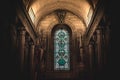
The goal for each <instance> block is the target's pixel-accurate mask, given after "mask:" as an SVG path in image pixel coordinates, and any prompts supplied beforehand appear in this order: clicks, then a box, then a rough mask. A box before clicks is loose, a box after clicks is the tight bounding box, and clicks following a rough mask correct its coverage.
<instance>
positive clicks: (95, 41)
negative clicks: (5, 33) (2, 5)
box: [6, 0, 111, 80]
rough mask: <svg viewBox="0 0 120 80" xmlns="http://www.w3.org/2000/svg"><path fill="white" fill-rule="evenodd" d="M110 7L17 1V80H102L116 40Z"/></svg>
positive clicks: (89, 1)
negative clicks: (111, 27) (112, 37)
mask: <svg viewBox="0 0 120 80" xmlns="http://www.w3.org/2000/svg"><path fill="white" fill-rule="evenodd" d="M16 2H17V1H16ZM106 5H107V2H105V1H104V0H75V1H74V0H46V1H45V0H18V2H17V5H16V9H15V10H16V14H15V15H14V18H13V21H11V23H10V25H9V26H10V29H9V30H10V31H9V32H10V34H9V38H10V41H9V42H10V43H8V44H9V45H10V53H9V55H12V57H13V61H14V63H15V64H14V65H15V66H16V67H17V69H16V71H15V74H16V76H17V78H15V80H103V79H102V78H103V75H102V74H103V73H104V70H105V69H106V66H107V63H108V59H107V58H108V54H109V51H110V50H109V49H110V38H111V35H110V33H111V30H110V26H111V24H110V23H111V22H110V21H111V20H110V17H109V16H108V15H107V11H106V10H107V9H106ZM6 44H7V43H6ZM104 74H105V73H104Z"/></svg>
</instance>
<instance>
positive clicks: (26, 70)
mask: <svg viewBox="0 0 120 80" xmlns="http://www.w3.org/2000/svg"><path fill="white" fill-rule="evenodd" d="M29 41H30V36H29V35H28V34H27V35H26V42H25V55H24V77H25V79H26V80H29V73H30V72H29V49H30V46H29Z"/></svg>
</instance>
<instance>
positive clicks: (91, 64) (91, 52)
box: [88, 41, 94, 69]
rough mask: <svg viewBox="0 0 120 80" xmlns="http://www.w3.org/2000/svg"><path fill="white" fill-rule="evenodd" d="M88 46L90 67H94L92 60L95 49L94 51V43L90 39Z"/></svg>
mask: <svg viewBox="0 0 120 80" xmlns="http://www.w3.org/2000/svg"><path fill="white" fill-rule="evenodd" d="M88 47H89V64H90V69H92V68H93V62H92V60H93V53H94V51H93V43H92V42H91V41H90V43H89V46H88Z"/></svg>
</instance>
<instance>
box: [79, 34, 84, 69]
mask: <svg viewBox="0 0 120 80" xmlns="http://www.w3.org/2000/svg"><path fill="white" fill-rule="evenodd" d="M82 44H83V43H82V36H81V35H80V44H79V47H80V67H84V51H83V45H82Z"/></svg>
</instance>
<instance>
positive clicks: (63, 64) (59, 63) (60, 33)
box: [52, 24, 72, 71]
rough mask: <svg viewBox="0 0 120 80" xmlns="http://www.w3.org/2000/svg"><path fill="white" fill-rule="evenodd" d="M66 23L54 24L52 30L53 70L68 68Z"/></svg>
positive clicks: (68, 53)
mask: <svg viewBox="0 0 120 80" xmlns="http://www.w3.org/2000/svg"><path fill="white" fill-rule="evenodd" d="M71 33H72V32H71V29H70V28H69V27H68V25H65V24H64V25H63V24H62V25H61V24H58V25H56V26H55V27H54V28H53V30H52V39H53V40H52V41H53V46H54V48H53V51H54V53H53V55H54V70H67V71H69V70H70V67H71V66H70V53H71V51H70V37H71Z"/></svg>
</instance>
